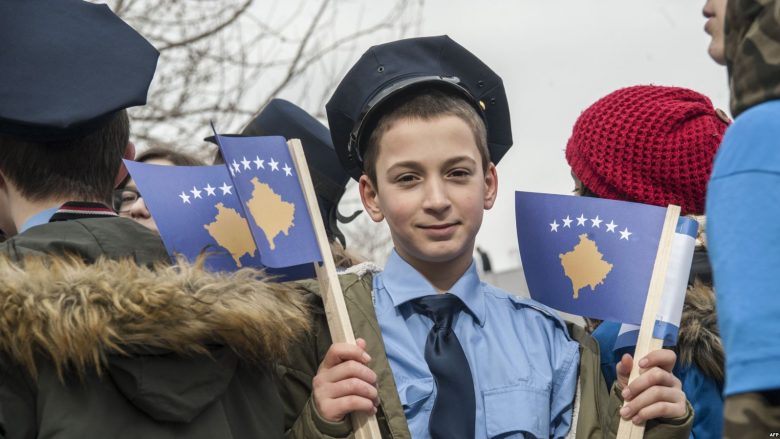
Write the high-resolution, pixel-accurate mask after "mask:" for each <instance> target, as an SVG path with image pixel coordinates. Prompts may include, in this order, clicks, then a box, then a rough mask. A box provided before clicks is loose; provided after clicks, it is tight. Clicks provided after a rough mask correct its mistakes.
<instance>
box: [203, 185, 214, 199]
mask: <svg viewBox="0 0 780 439" xmlns="http://www.w3.org/2000/svg"><path fill="white" fill-rule="evenodd" d="M216 189H217V188H215V187H211V183H209V184H207V185H206V187H204V188H203V190H205V191H206V195H208V196H210V197H211V196H216V195H217V194H215V193H214V190H216Z"/></svg>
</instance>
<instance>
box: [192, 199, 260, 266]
mask: <svg viewBox="0 0 780 439" xmlns="http://www.w3.org/2000/svg"><path fill="white" fill-rule="evenodd" d="M214 207H216V208H217V216H215V217H214V222H213V223H209V224H206V225H204V226H203V228H204V229H206V230H207V231H208V232H209V235H211V237H212V238H214V240H215V241H217V244H219V245H220V246H221V247H222V248H224V249H225V250H227V251H228V252H229V253H230V256H232V257H233V260H234V261H236V265H237V266H238V267H239V268H241V257H242V256H244V255H249V256H252V255H254V254H255V251H257V246H255V240H254V239H252V232H250V231H249V224H247V223H246V220H245V219H244V217H242V216H241V214H239V213H238V211H236V210H235V209H231V208H229V207H225V205H224V204H222V203H217V205H216V206H214Z"/></svg>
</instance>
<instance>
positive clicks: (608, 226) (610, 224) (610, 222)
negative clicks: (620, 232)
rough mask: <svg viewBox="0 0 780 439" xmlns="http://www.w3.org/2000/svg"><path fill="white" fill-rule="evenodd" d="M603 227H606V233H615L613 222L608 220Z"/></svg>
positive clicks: (615, 225)
mask: <svg viewBox="0 0 780 439" xmlns="http://www.w3.org/2000/svg"><path fill="white" fill-rule="evenodd" d="M605 226H607V232H612V233H615V227H617V224H615V221H613V220H610V221H609V223H608V224H605Z"/></svg>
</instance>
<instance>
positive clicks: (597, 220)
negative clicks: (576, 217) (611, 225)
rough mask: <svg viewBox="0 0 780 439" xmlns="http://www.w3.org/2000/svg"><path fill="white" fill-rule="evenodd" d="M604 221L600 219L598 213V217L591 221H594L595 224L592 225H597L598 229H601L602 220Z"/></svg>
mask: <svg viewBox="0 0 780 439" xmlns="http://www.w3.org/2000/svg"><path fill="white" fill-rule="evenodd" d="M602 221H604V220H602V219H599V216H598V215H596V218H594V219H592V220H590V222H591V223H593V225H592V226H591V227H595V228H597V229H600V228H601V222H602Z"/></svg>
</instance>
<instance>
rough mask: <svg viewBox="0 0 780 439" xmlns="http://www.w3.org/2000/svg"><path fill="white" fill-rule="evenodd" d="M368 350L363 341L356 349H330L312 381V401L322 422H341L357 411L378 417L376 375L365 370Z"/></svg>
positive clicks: (345, 345)
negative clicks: (376, 414) (323, 420)
mask: <svg viewBox="0 0 780 439" xmlns="http://www.w3.org/2000/svg"><path fill="white" fill-rule="evenodd" d="M365 349H366V342H365V340H363V339H362V338H359V339H357V346H356V345H351V344H348V343H334V344H333V345H331V347H330V349H328V352H327V353H326V354H325V358H323V359H322V363H320V367H319V369H318V370H317V375H315V376H314V379H313V380H312V398H313V399H314V405H315V408H316V409H317V412H318V413H319V414H320V416H322V418H323V419H325V420H327V421H330V422H338V421H341V420H342V419H344V416H346V415H348V414H349V413H352V412H354V411H362V412H366V413H370V414H375V413H376V407H377V406H379V393H378V392H377V389H376V373H374V371H373V370H371V369H370V368H369V367H368V366H366V364H368V362H369V361H370V360H371V357H370V356H369V355H368V353H366V350H365Z"/></svg>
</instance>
